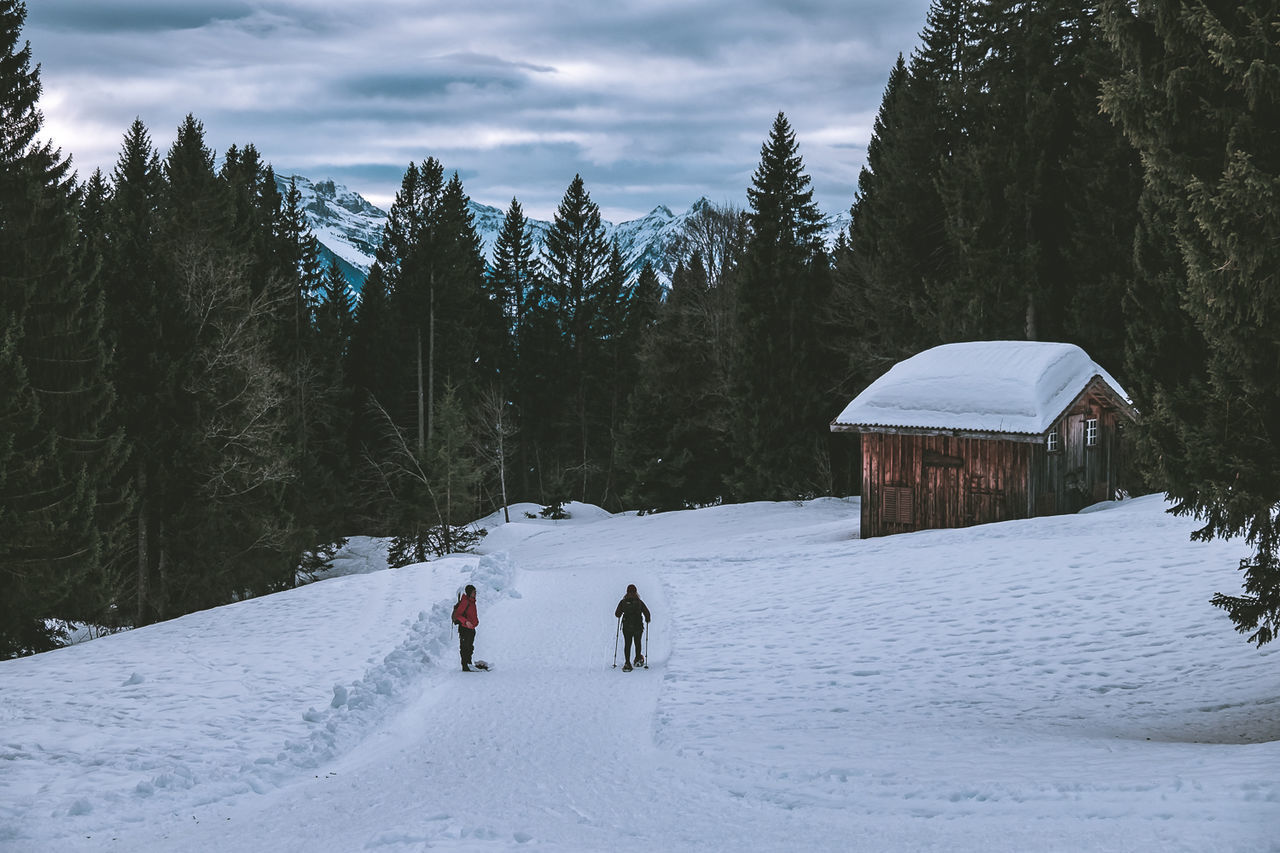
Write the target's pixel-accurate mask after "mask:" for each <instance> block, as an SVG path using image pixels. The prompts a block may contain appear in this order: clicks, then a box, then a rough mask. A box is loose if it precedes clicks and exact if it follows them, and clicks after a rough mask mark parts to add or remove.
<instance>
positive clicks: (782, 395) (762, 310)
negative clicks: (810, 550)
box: [734, 113, 834, 499]
mask: <svg viewBox="0 0 1280 853" xmlns="http://www.w3.org/2000/svg"><path fill="white" fill-rule="evenodd" d="M747 198H748V201H749V202H750V205H751V212H750V214H749V218H750V223H751V237H750V239H749V242H748V244H747V249H746V254H745V256H744V258H743V263H742V270H741V276H740V278H739V279H738V282H737V287H738V290H737V295H738V300H737V302H738V318H739V328H740V333H741V349H740V351H739V352H738V354H737V358H736V361H735V367H736V369H735V377H734V384H735V388H736V389H737V395H738V408H737V413H736V417H735V419H734V429H735V439H736V441H737V442H738V444H739V446H740V448H741V450H742V453H743V464H742V467H741V468H740V470H739V472H738V475H737V477H736V480H737V484H736V492H737V496H738V497H739V498H742V499H784V498H794V497H796V496H799V495H806V494H813V493H815V492H825V490H826V488H827V484H826V483H824V482H823V481H822V477H821V474H820V471H821V469H822V467H823V460H824V458H825V455H826V443H827V424H828V423H829V422H830V419H831V412H830V411H828V410H829V409H831V408H832V406H833V405H834V403H833V402H832V399H833V397H834V395H833V393H832V391H831V389H830V388H829V387H828V375H829V374H828V370H827V368H826V367H825V364H824V360H823V357H822V353H821V350H820V312H821V311H822V308H823V306H824V305H825V304H826V301H827V298H828V295H829V290H830V270H829V266H828V260H827V255H826V249H825V246H824V244H823V237H822V232H823V228H824V225H825V222H824V219H823V217H822V214H821V212H819V210H818V207H817V205H816V204H815V203H814V201H813V189H812V188H811V187H810V179H809V176H808V175H806V174H805V173H804V164H803V161H802V160H801V158H800V155H799V147H798V145H797V143H796V137H795V133H794V132H793V131H792V129H791V125H790V123H789V122H788V121H787V119H786V116H784V115H783V114H781V113H779V114H778V116H777V117H776V118H775V120H774V123H773V128H772V130H771V131H770V135H769V139H768V141H766V142H765V144H764V145H763V146H762V147H761V151H760V165H759V167H758V168H757V169H756V171H755V174H754V175H753V177H752V186H751V187H750V188H748V190H747Z"/></svg>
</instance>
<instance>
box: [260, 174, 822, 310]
mask: <svg viewBox="0 0 1280 853" xmlns="http://www.w3.org/2000/svg"><path fill="white" fill-rule="evenodd" d="M291 181H292V182H293V183H294V185H295V186H296V187H297V188H298V192H299V193H300V194H301V196H302V199H301V204H302V209H303V212H304V213H305V214H306V217H307V221H308V222H309V223H310V224H311V231H312V233H314V234H315V236H316V239H317V240H318V241H320V245H321V252H322V254H324V255H325V262H326V263H327V262H328V258H330V257H332V258H335V259H337V261H338V266H339V267H340V268H341V269H342V272H343V274H344V275H345V276H346V277H347V281H348V282H350V283H351V287H352V289H353V290H355V291H359V290H360V288H361V287H362V286H363V285H364V281H365V278H366V277H367V276H368V275H369V268H370V267H372V266H373V259H374V254H375V252H376V251H377V248H378V243H379V241H380V240H381V239H382V226H383V224H384V223H385V222H386V219H387V212H386V211H385V210H382V209H381V208H379V207H377V206H376V205H373V204H370V203H369V202H368V201H367V200H365V199H364V198H363V197H361V196H360V194H359V193H356V192H353V191H352V190H349V189H347V188H346V187H344V186H343V185H342V184H337V183H334V182H333V181H331V180H324V181H312V180H311V179H310V178H307V177H305V176H303V175H289V176H285V175H276V183H277V185H278V186H279V188H280V192H281V193H282V194H283V193H287V192H288V191H289V184H290V182H291ZM707 204H710V202H708V201H707V200H706V199H705V198H702V199H699V200H698V201H696V202H695V203H694V204H693V205H692V206H691V207H689V209H688V210H686V211H684V212H683V213H680V214H675V213H672V212H671V209H670V208H668V207H665V206H659V207H655V208H654V209H653V210H651V211H650V212H649V213H648V215H646V216H643V217H641V218H640V219H632V220H629V221H627V222H621V223H618V224H617V225H615V224H613V223H611V222H605V223H604V227H605V234H606V236H607V237H608V238H609V239H610V240H614V239H616V240H617V241H618V246H619V248H620V249H621V250H622V255H623V257H624V258H625V259H626V263H627V270H628V272H629V273H630V274H631V275H632V276H634V275H636V274H637V273H639V271H640V269H641V268H642V267H643V266H644V264H645V262H646V261H648V262H649V263H651V264H653V268H654V270H655V271H656V272H657V273H658V278H659V279H660V280H661V281H662V283H663V284H664V285H670V283H671V268H670V267H669V266H668V264H669V260H668V251H667V250H668V248H669V247H670V245H671V244H672V242H673V241H674V240H675V239H676V237H677V235H679V233H680V230H681V228H682V226H683V225H684V222H685V221H686V220H687V219H689V218H690V217H691V216H693V215H694V214H696V213H697V212H698V210H699V209H701V208H702V207H703V206H704V205H707ZM471 214H472V217H473V218H474V220H475V227H476V233H477V235H478V236H479V237H480V242H481V244H482V246H483V251H484V255H485V258H486V259H487V260H492V259H493V247H494V244H495V243H496V242H497V240H498V235H499V234H500V233H501V231H502V221H503V218H504V217H505V216H506V211H503V210H499V209H498V208H496V207H491V206H489V205H487V204H480V203H478V202H475V201H472V202H471ZM527 221H528V223H529V228H530V230H531V231H532V233H533V239H534V242H535V244H540V243H541V242H542V241H543V240H544V239H545V237H546V234H547V232H548V230H550V228H551V223H550V222H545V221H543V220H540V219H528V220H527ZM845 225H847V217H837V218H836V219H835V220H834V221H833V222H832V225H831V228H830V231H829V236H830V237H831V238H832V239H834V237H835V234H836V233H837V232H838V231H839V230H840V229H841V228H843V227H845Z"/></svg>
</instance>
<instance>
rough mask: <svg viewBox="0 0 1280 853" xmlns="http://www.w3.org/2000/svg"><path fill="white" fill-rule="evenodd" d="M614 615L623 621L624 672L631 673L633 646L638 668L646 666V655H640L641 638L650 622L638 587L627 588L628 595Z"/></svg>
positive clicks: (631, 585)
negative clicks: (633, 644)
mask: <svg viewBox="0 0 1280 853" xmlns="http://www.w3.org/2000/svg"><path fill="white" fill-rule="evenodd" d="M613 615H614V616H616V617H619V618H621V619H622V647H623V653H624V654H625V655H626V660H627V662H626V663H625V664H624V665H623V667H622V671H623V672H630V671H631V644H632V643H635V647H636V666H644V655H642V654H640V638H641V637H643V636H644V626H645V625H646V624H647V623H648V622H649V618H650V617H649V608H648V607H645V605H644V602H643V601H641V600H640V593H638V592H636V585H635V584H629V585H628V586H627V594H626V595H624V596H623V597H622V600H621V601H619V602H618V607H617V609H616V610H614V611H613Z"/></svg>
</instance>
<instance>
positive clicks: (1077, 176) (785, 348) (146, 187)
mask: <svg viewBox="0 0 1280 853" xmlns="http://www.w3.org/2000/svg"><path fill="white" fill-rule="evenodd" d="M1219 5H1220V4H1206V3H1204V2H1193V1H1192V0H1179V2H1174V0H1166V2H1152V3H1146V2H1142V3H1137V4H1133V3H1131V2H1127V0H1108V1H1107V2H1102V3H1100V4H1079V3H1074V4H1073V3H1067V2H1053V1H1052V0H1048V1H1047V2H1033V3H1025V2H1019V3H1014V2H1009V0H986V2H981V1H980V0H935V2H934V3H933V5H932V7H931V8H930V11H929V14H928V19H927V21H926V24H925V27H924V29H923V31H922V33H921V43H920V45H919V46H918V47H917V48H916V50H914V51H913V52H912V53H911V55H910V56H909V57H900V58H899V60H898V62H897V63H896V65H895V66H894V67H893V68H892V70H891V72H890V76H889V82H888V85H887V87H886V89H885V93H884V98H883V101H882V103H881V107H880V110H879V114H878V116H877V119H876V122H875V126H874V132H873V136H872V139H871V142H870V145H869V147H868V151H867V162H866V166H865V168H864V169H863V171H862V173H861V175H860V178H859V183H858V189H857V192H856V195H855V197H854V199H852V207H851V220H850V225H849V228H848V229H847V231H845V232H844V233H842V234H841V235H840V237H839V239H838V240H837V241H836V244H835V245H834V246H828V245H826V243H825V242H824V239H823V233H824V230H825V224H826V223H825V221H824V218H823V215H822V213H821V212H820V211H819V210H818V208H817V206H816V205H815V203H814V201H813V191H812V186H811V181H810V179H809V177H808V175H807V174H806V171H805V168H804V164H803V160H802V158H801V156H800V146H799V143H798V141H797V139H796V135H795V133H794V132H793V130H792V128H791V126H790V124H789V123H788V121H787V119H786V117H785V115H783V114H781V113H779V114H778V116H777V118H776V119H775V121H774V123H773V126H772V127H771V128H770V129H769V131H768V134H767V137H766V139H765V141H764V143H763V145H762V147H761V155H760V162H759V165H758V167H757V169H756V171H755V173H754V174H753V176H752V181H751V185H750V186H749V187H747V188H746V192H747V201H748V206H747V209H745V210H739V209H734V208H732V207H717V206H714V205H703V206H701V207H699V208H698V211H697V213H696V215H695V216H693V217H692V218H691V219H690V221H689V224H688V226H687V227H686V230H685V233H684V234H683V237H682V239H681V240H680V241H679V242H678V245H677V247H676V249H675V250H674V254H673V257H672V259H671V260H672V263H673V270H674V272H673V273H672V275H671V286H670V288H669V290H668V289H664V288H663V286H662V285H661V284H660V282H659V279H658V276H657V275H656V273H655V271H654V270H653V269H652V268H651V267H645V268H644V269H642V270H640V271H639V272H638V274H632V273H631V271H629V270H627V268H626V266H625V263H624V260H623V257H622V254H621V252H620V251H619V248H618V247H617V246H616V245H611V244H610V242H609V241H608V240H607V239H606V237H605V229H604V227H603V225H602V223H601V219H600V211H599V209H598V207H597V205H596V204H595V202H594V201H593V200H592V199H591V196H590V193H589V192H588V188H587V187H586V185H585V183H584V182H583V180H582V179H581V177H578V176H575V177H574V178H573V180H572V181H571V182H570V183H569V185H568V188H567V190H566V191H565V194H564V196H563V198H562V200H561V202H560V205H559V207H558V209H557V211H556V213H555V217H554V222H553V223H552V226H551V228H550V231H549V233H548V235H547V237H546V240H545V242H544V243H543V244H541V245H536V244H535V243H534V241H533V238H532V236H531V231H530V228H529V227H528V224H527V222H526V220H525V217H524V215H523V211H522V209H521V207H520V204H519V201H518V200H516V199H513V200H512V201H511V203H510V206H509V208H508V209H507V212H506V218H505V221H504V225H503V229H502V232H501V235H500V237H499V239H498V242H497V245H496V248H495V251H494V256H493V258H492V260H486V258H485V257H484V256H483V255H482V252H481V248H480V240H479V238H478V236H477V234H476V230H475V226H474V223H473V221H472V219H471V216H470V213H469V211H468V197H467V194H466V191H465V188H464V187H463V185H462V182H461V181H460V180H459V178H458V175H457V173H456V172H453V173H450V172H449V171H448V170H447V169H446V167H445V164H443V163H441V162H439V161H437V160H436V159H434V158H433V157H426V158H425V159H423V160H421V161H419V162H417V163H410V164H409V165H408V168H407V170H406V172H405V175H404V179H403V181H402V184H401V187H400V191H399V193H398V194H397V196H396V199H395V202H394V204H393V205H392V207H391V210H390V215H389V217H388V220H387V223H386V226H385V229H384V233H383V235H382V240H381V243H380V246H379V248H378V251H377V255H376V259H375V263H374V265H373V267H372V269H371V271H370V274H369V276H368V280H367V281H366V283H365V284H364V287H363V289H362V291H361V294H360V298H359V300H358V301H357V300H356V299H354V298H353V296H352V293H351V291H350V288H349V286H348V284H347V282H346V281H345V279H344V278H343V276H342V274H341V273H340V271H339V270H338V269H337V268H336V267H335V266H328V267H326V266H325V265H324V264H323V263H322V262H321V257H322V256H321V253H320V250H319V246H318V244H317V242H316V239H315V237H314V235H313V234H312V233H311V232H310V230H309V228H308V226H307V223H306V220H305V217H304V216H303V213H302V211H301V209H300V200H299V195H298V193H297V192H296V191H290V192H288V193H285V194H284V195H282V194H281V193H280V192H279V191H278V189H277V185H276V181H275V177H274V175H273V173H272V170H271V167H270V166H269V165H268V164H267V162H265V161H264V159H263V157H262V155H261V153H260V152H258V151H257V150H256V148H255V147H254V146H253V145H252V144H251V143H248V142H246V143H245V144H244V145H242V146H240V145H237V146H232V147H231V148H230V149H228V150H227V151H226V152H224V153H223V155H222V157H221V160H220V161H219V160H218V158H217V157H216V156H215V153H214V152H213V151H211V150H210V149H209V148H208V146H207V145H206V142H205V138H204V128H203V126H202V124H201V123H200V121H199V120H197V119H196V118H195V117H194V116H188V117H187V119H186V120H185V121H184V122H183V124H182V125H181V126H180V127H179V128H178V131H177V135H176V138H175V141H174V142H173V144H172V146H171V147H170V148H169V150H168V151H166V152H160V151H157V150H155V148H154V147H153V145H152V143H151V139H150V134H149V131H148V129H147V127H146V126H145V125H144V124H143V122H142V121H141V120H137V121H135V122H134V124H133V125H132V126H131V127H130V128H128V129H127V131H126V132H125V133H124V135H123V142H122V145H121V149H120V154H119V158H118V161H117V163H116V165H115V167H114V169H112V171H111V173H110V174H109V175H107V174H102V173H101V172H95V173H93V174H92V175H90V176H88V177H87V178H84V179H83V180H82V179H81V178H80V176H78V175H77V174H75V173H74V172H73V171H72V169H71V161H70V157H69V156H67V155H64V154H63V153H62V151H61V150H60V149H58V148H57V147H56V146H55V145H54V144H53V143H52V142H47V141H42V139H41V138H40V131H41V127H42V117H41V114H40V112H39V109H38V100H39V95H40V81H39V68H38V66H37V65H34V64H33V59H32V56H31V53H30V47H29V44H26V43H24V42H23V41H22V39H21V30H22V25H23V22H24V19H25V13H26V10H25V6H24V4H23V3H21V2H17V0H0V115H3V117H4V124H3V128H0V300H2V301H3V312H2V313H0V656H12V655H17V654H26V653H30V652H33V651H39V650H42V649H46V648H50V647H52V646H55V645H57V644H58V643H59V642H60V641H61V640H62V636H61V634H62V631H63V630H64V628H65V626H66V625H68V624H71V623H88V624H93V625H101V626H137V625H144V624H147V623H150V622H153V621H156V620H160V619H165V618H170V617H173V616H177V615H180V614H182V613H187V612H191V611H193V610H197V609H201V608H205V607H210V606H215V605H219V604H223V603H226V602H228V601H233V600H237V599H240V598H244V597H248V596H253V595H258V594H262V593H266V592H270V591H274V590H280V589H284V588H288V587H290V586H293V585H294V584H295V583H296V582H297V578H298V577H299V574H300V573H301V574H302V575H304V576H305V574H306V572H308V571H315V570H317V569H319V568H321V567H323V566H324V565H325V564H326V563H327V561H328V560H329V559H330V558H331V557H332V555H333V553H334V552H335V550H336V549H337V548H338V547H340V545H341V543H342V541H343V537H344V536H346V535H349V534H353V533H361V534H368V535H377V536H386V537H392V539H393V546H392V559H393V562H394V563H397V564H403V563H406V562H411V561H414V560H418V559H422V558H423V557H425V556H427V555H430V554H433V553H446V552H448V551H451V550H455V549H459V548H465V547H467V546H468V545H469V544H471V543H472V542H474V539H475V537H476V535H477V533H476V531H474V530H473V529H471V527H470V526H469V525H468V522H471V521H472V520H474V519H477V518H481V517H484V516H486V515H488V514H490V513H492V512H495V511H498V510H500V509H501V508H503V507H506V506H509V505H510V504H513V503H517V502H533V503H536V504H538V505H539V506H541V507H544V508H545V509H544V512H546V513H548V514H555V513H556V511H557V510H558V509H559V508H560V506H561V505H562V504H563V503H564V502H566V501H570V500H578V501H586V502H590V503H594V504H599V505H602V506H604V507H607V508H609V509H611V510H620V509H635V510H641V511H663V510H670V509H679V508H686V507H693V506H701V505H707V504H714V503H719V502H726V501H744V500H760V499H767V500H782V499H802V498H806V497H810V496H814V495H820V494H849V493H854V492H856V490H857V486H858V465H857V448H856V445H855V442H854V440H852V439H850V438H849V437H847V436H838V437H835V438H834V439H833V437H832V436H831V435H830V434H829V433H828V430H827V426H828V423H829V422H830V420H831V418H832V417H833V416H834V415H835V414H836V413H837V412H838V411H839V410H840V408H841V407H842V406H843V405H844V404H845V403H847V402H848V400H849V399H850V398H851V397H852V396H853V395H855V394H856V393H857V392H858V391H860V390H861V389H862V388H864V387H865V386H866V385H867V384H868V383H869V382H871V381H872V380H873V379H875V378H876V377H877V376H879V375H880V374H881V373H883V372H884V370H886V369H887V368H888V367H889V366H891V365H892V364H893V363H895V362H896V361H898V360H900V359H902V358H905V357H907V356H910V355H912V354H914V353H916V352H919V351H921V350H923V349H925V348H927V347H930V346H934V345H936V344H940V343H946V342H951V341H959V340H975V339H1036V340H1057V341H1068V342H1072V343H1076V344H1079V345H1081V346H1082V347H1083V348H1084V349H1085V350H1086V351H1087V352H1089V353H1090V354H1091V355H1092V356H1093V357H1094V358H1095V359H1096V360H1097V361H1099V362H1100V363H1101V364H1103V365H1104V366H1106V367H1107V368H1108V369H1109V370H1110V371H1111V372H1112V373H1114V374H1116V375H1117V376H1119V377H1121V381H1122V382H1123V383H1124V384H1125V385H1126V388H1127V389H1128V391H1129V392H1130V394H1131V395H1132V396H1133V398H1134V401H1135V403H1136V404H1137V407H1138V408H1139V410H1140V411H1141V413H1142V422H1141V424H1140V425H1139V428H1138V429H1137V430H1136V432H1137V442H1138V445H1139V447H1138V451H1139V454H1138V455H1139V458H1140V460H1141V462H1142V466H1143V470H1144V472H1145V475H1146V476H1147V477H1148V479H1149V482H1150V483H1151V485H1152V486H1153V488H1157V489H1162V490H1165V491H1167V492H1168V493H1169V494H1170V496H1171V497H1173V498H1174V499H1175V501H1176V502H1177V506H1178V508H1179V510H1180V511H1182V512H1186V513H1191V514H1194V515H1195V516H1196V517H1197V518H1199V519H1200V520H1201V521H1202V522H1203V528H1202V529H1201V530H1200V531H1199V533H1198V534H1197V535H1198V536H1201V537H1204V538H1210V537H1215V536H1245V537H1247V538H1248V540H1249V541H1250V542H1251V543H1252V544H1253V545H1254V546H1255V548H1254V554H1253V556H1251V557H1250V558H1249V559H1246V560H1244V561H1243V562H1242V566H1241V568H1242V570H1243V589H1242V590H1241V591H1240V592H1239V593H1237V594H1232V595H1219V596H1218V597H1217V598H1216V599H1215V603H1216V604H1218V605H1219V606H1222V607H1224V608H1225V609H1226V610H1227V611H1228V612H1229V613H1230V615H1231V617H1232V619H1233V620H1234V621H1235V624H1236V626H1237V627H1238V628H1239V629H1240V630H1241V631H1242V632H1245V633H1247V634H1248V635H1249V637H1250V640H1251V641H1253V642H1255V643H1257V644H1259V645H1261V644H1263V643H1266V642H1268V641H1269V640H1270V639H1272V637H1273V636H1274V633H1275V632H1276V630H1277V628H1278V627H1280V625H1278V622H1277V620H1278V619H1280V566H1278V564H1277V556H1276V552H1277V546H1278V540H1280V525H1278V524H1277V501H1278V500H1280V494H1277V490H1278V489H1280V476H1277V475H1278V474H1280V470H1278V468H1280V465H1278V464H1277V463H1278V460H1277V449H1276V439H1277V438H1280V385H1278V384H1277V381H1276V375H1277V369H1278V368H1280V319H1278V314H1277V308H1280V306H1278V305H1276V304H1275V303H1276V301H1277V299H1278V298H1280V296H1278V294H1280V289H1278V288H1277V283H1276V281H1275V276H1276V274H1277V270H1280V239H1278V238H1280V203H1278V201H1277V190H1280V184H1278V182H1277V174H1278V173H1280V162H1278V161H1280V138H1277V136H1278V134H1280V114H1278V113H1280V109H1278V107H1280V105H1278V103H1277V96H1278V93H1280V62H1278V61H1277V60H1278V57H1280V47H1278V46H1277V44H1278V42H1277V33H1278V32H1280V29H1278V27H1280V21H1278V20H1277V14H1276V11H1275V9H1274V8H1273V4H1271V3H1264V2H1260V0H1245V2H1240V3H1236V4H1233V5H1231V6H1229V7H1225V6H1224V7H1221V8H1218V7H1219ZM852 141H853V140H851V142H852ZM1225 582H1226V581H1225V579H1224V583H1225Z"/></svg>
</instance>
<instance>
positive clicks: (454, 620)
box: [449, 591, 466, 625]
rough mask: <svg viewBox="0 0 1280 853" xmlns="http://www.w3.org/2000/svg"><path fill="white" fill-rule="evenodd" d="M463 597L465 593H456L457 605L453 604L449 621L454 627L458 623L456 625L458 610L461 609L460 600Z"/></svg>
mask: <svg viewBox="0 0 1280 853" xmlns="http://www.w3.org/2000/svg"><path fill="white" fill-rule="evenodd" d="M465 595H466V592H465V591H463V592H459V593H458V601H457V603H456V604H454V605H453V613H452V614H451V616H450V619H449V621H451V622H452V623H453V624H454V625H457V624H459V623H458V610H459V609H461V607H462V598H463V596H465Z"/></svg>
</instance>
